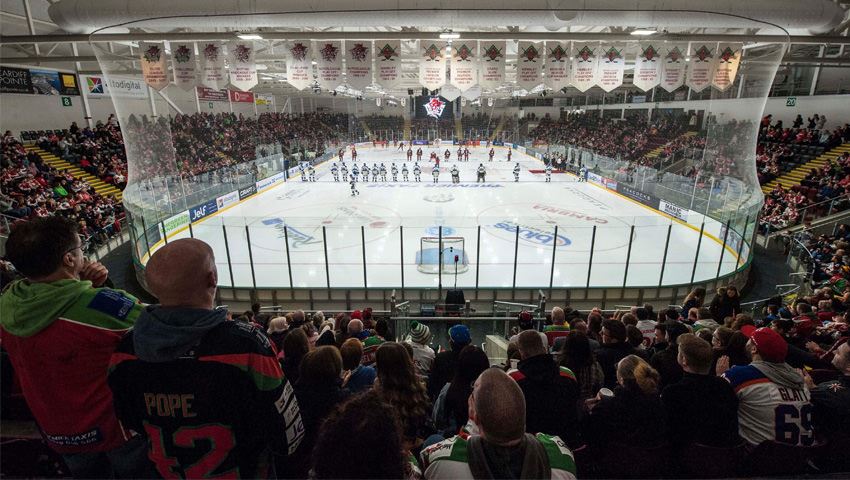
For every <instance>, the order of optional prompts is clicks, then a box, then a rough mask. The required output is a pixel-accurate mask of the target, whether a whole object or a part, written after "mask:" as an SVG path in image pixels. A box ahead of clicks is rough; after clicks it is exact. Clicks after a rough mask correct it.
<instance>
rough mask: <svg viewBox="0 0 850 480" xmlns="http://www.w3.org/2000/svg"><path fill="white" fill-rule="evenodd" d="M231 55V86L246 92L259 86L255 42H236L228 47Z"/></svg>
mask: <svg viewBox="0 0 850 480" xmlns="http://www.w3.org/2000/svg"><path fill="white" fill-rule="evenodd" d="M227 50H228V53H230V84H231V85H233V86H234V87H236V88H238V89H239V90H242V91H243V92H246V91H248V90H250V89H252V88H254V87H255V86H256V85H257V64H256V62H255V61H254V42H246V41H236V42H230V44H228V46H227Z"/></svg>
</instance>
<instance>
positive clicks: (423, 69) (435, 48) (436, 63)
mask: <svg viewBox="0 0 850 480" xmlns="http://www.w3.org/2000/svg"><path fill="white" fill-rule="evenodd" d="M416 43H417V51H418V52H419V83H420V84H422V86H423V87H425V88H427V89H428V90H436V89H438V88H440V87H442V86H443V85H445V84H446V56H445V51H446V42H437V41H432V40H423V41H417V42H416Z"/></svg>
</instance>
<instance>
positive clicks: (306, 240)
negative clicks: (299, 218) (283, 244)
mask: <svg viewBox="0 0 850 480" xmlns="http://www.w3.org/2000/svg"><path fill="white" fill-rule="evenodd" d="M262 223H263V225H269V226H274V228H276V229H277V231H278V232H279V233H280V234H279V235H278V238H286V237H288V238H289V245H290V246H291V247H292V248H298V247H300V246H302V245H312V244H316V243H322V241H321V240H319V239H317V238H316V237H314V236H312V235H310V234H307V233H304V232H302V231H301V230H298V229H297V228H295V227H292V226H289V225H287V224H286V223H285V222H284V221H283V220H282V219H280V218H267V219H265V220H263V221H262ZM284 229H286V232H284Z"/></svg>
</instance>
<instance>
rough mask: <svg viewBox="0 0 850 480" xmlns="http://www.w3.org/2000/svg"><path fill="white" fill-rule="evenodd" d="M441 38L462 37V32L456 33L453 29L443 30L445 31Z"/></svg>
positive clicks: (452, 38)
mask: <svg viewBox="0 0 850 480" xmlns="http://www.w3.org/2000/svg"><path fill="white" fill-rule="evenodd" d="M440 38H441V39H443V40H456V39H458V38H460V34H459V33H455V32H451V31H449V32H443V33H441V34H440Z"/></svg>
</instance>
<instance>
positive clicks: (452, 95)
mask: <svg viewBox="0 0 850 480" xmlns="http://www.w3.org/2000/svg"><path fill="white" fill-rule="evenodd" d="M440 96H441V97H443V98H445V99H446V100H448V101H450V102H454V101H455V100H457V98H458V97H459V96H460V89H459V88H457V87H455V86H454V85H446V86H444V87H443V88H441V89H440Z"/></svg>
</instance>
